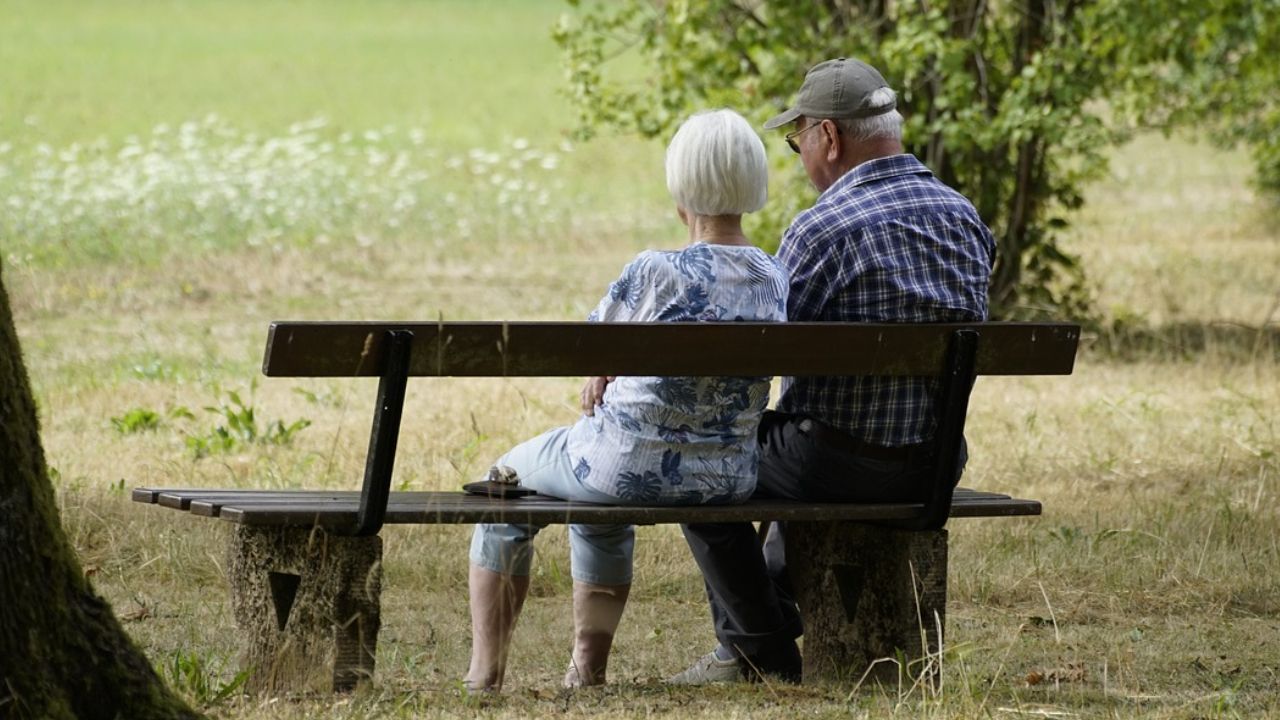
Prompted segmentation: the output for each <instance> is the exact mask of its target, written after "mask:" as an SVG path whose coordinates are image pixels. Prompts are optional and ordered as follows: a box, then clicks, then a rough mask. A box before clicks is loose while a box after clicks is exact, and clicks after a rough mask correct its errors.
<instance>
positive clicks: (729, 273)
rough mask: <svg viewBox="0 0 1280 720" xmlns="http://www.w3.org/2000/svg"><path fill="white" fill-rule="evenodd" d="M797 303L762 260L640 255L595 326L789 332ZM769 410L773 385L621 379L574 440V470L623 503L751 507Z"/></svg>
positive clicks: (774, 267) (782, 276)
mask: <svg viewBox="0 0 1280 720" xmlns="http://www.w3.org/2000/svg"><path fill="white" fill-rule="evenodd" d="M786 292H787V275H786V273H785V272H784V271H783V269H782V267H781V266H780V265H778V263H777V262H776V261H775V260H774V259H773V258H772V257H770V256H769V255H768V254H766V253H765V252H763V251H761V250H759V249H758V248H753V247H731V246H724V245H707V244H705V243H694V244H693V245H690V246H689V247H687V248H685V249H683V250H680V251H676V252H644V253H641V254H640V255H639V256H638V257H637V258H636V259H635V260H633V261H632V262H631V263H630V264H628V265H627V267H626V268H624V269H623V271H622V275H621V276H620V277H619V278H618V279H617V280H616V281H614V283H613V284H612V285H610V287H609V292H608V294H607V295H606V296H605V297H604V298H603V299H602V300H601V301H600V303H599V304H598V305H597V306H596V308H595V310H593V311H592V312H591V315H590V316H589V319H591V320H592V321H596V322H654V321H664V322H697V321H707V320H749V321H772V322H782V321H784V320H785V319H786ZM768 399H769V378H767V377H749V378H739V377H636V376H623V377H618V378H617V379H615V380H614V381H612V382H610V383H609V384H608V386H607V387H606V389H605V394H604V399H603V402H602V404H601V405H599V406H598V407H597V408H596V410H595V414H594V416H592V417H587V416H583V417H582V418H580V419H579V421H578V422H577V423H576V424H575V425H574V426H573V427H572V428H570V430H569V437H568V452H569V455H570V462H571V464H572V466H573V467H574V472H575V474H577V473H578V472H579V468H582V469H583V472H585V473H586V474H585V475H584V476H583V482H584V484H586V485H588V486H590V487H592V488H594V489H596V490H599V491H601V492H604V493H607V494H609V495H611V496H613V497H615V498H618V501H619V502H622V503H640V502H643V503H655V502H656V503H662V504H698V503H727V502H741V501H742V500H745V499H746V498H747V497H749V496H750V494H751V492H752V490H754V489H755V479H756V463H757V461H758V457H759V446H758V444H757V440H756V428H757V426H758V425H759V423H760V414H761V413H762V412H763V411H764V408H765V405H766V404H767V403H768Z"/></svg>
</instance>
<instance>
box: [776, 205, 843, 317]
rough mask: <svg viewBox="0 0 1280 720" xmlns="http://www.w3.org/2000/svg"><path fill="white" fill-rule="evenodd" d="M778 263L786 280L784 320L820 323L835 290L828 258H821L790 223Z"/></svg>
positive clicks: (779, 250)
mask: <svg viewBox="0 0 1280 720" xmlns="http://www.w3.org/2000/svg"><path fill="white" fill-rule="evenodd" d="M778 261H779V262H780V263H781V264H782V267H783V269H784V270H786V271H787V277H788V288H787V319H788V320H791V321H806V320H822V319H823V317H822V312H823V309H824V308H826V307H827V303H828V301H829V300H830V299H831V295H832V293H833V292H834V291H835V289H836V284H835V278H834V277H833V273H832V267H833V263H832V262H831V261H830V258H824V257H823V256H822V253H821V252H820V251H819V250H817V249H815V247H814V245H813V244H811V243H810V242H809V239H808V238H806V237H805V236H804V234H803V233H801V232H800V231H798V230H797V229H796V224H795V223H793V224H792V225H791V227H789V228H787V231H786V232H785V233H783V235H782V244H781V245H780V246H779V247H778Z"/></svg>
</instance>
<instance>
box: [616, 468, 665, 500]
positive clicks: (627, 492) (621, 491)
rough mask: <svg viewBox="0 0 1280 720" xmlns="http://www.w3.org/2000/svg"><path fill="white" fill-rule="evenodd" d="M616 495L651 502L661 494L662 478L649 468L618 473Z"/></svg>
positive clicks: (625, 498)
mask: <svg viewBox="0 0 1280 720" xmlns="http://www.w3.org/2000/svg"><path fill="white" fill-rule="evenodd" d="M618 495H619V496H620V497H621V498H622V499H623V500H631V501H634V502H653V501H654V500H657V499H658V498H659V497H660V496H661V495H662V478H660V477H658V474H657V473H655V472H653V471H651V470H646V471H644V472H643V473H638V472H624V473H619V474H618Z"/></svg>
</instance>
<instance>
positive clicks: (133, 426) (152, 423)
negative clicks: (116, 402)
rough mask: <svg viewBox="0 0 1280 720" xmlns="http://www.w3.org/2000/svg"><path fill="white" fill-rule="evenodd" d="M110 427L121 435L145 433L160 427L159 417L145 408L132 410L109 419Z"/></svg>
mask: <svg viewBox="0 0 1280 720" xmlns="http://www.w3.org/2000/svg"><path fill="white" fill-rule="evenodd" d="M111 426H112V427H114V428H115V429H116V432H118V433H120V434H121V435H132V434H134V433H140V432H147V431H151V430H155V429H156V428H158V427H160V415H159V414H158V413H156V411H154V410H149V409H147V408H134V409H132V410H130V411H128V412H126V413H125V414H123V415H119V416H117V417H113V418H111Z"/></svg>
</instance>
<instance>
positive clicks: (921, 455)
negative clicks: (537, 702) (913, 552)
mask: <svg viewBox="0 0 1280 720" xmlns="http://www.w3.org/2000/svg"><path fill="white" fill-rule="evenodd" d="M784 125H791V126H792V127H793V129H792V131H791V132H789V133H788V134H787V135H786V141H787V144H788V145H789V146H790V147H791V149H792V150H793V151H794V152H796V153H797V154H799V155H800V160H801V162H802V163H803V164H804V169H805V172H806V173H807V174H808V175H809V179H810V180H811V181H812V182H813V184H814V186H815V187H816V188H817V189H818V191H819V193H820V195H819V196H818V200H817V202H816V203H815V204H814V205H813V207H811V208H809V209H808V210H805V211H803V212H801V213H800V214H799V215H798V216H796V218H795V220H794V221H793V222H792V223H791V226H790V227H789V228H788V229H787V231H786V233H785V234H784V235H783V238H782V244H781V247H780V249H779V251H778V258H779V260H780V261H781V262H782V264H783V266H784V267H785V268H786V270H787V271H788V273H789V275H790V289H789V298H788V301H787V306H788V307H787V317H788V319H789V320H792V321H841V322H869V323H871V322H955V321H978V320H984V319H985V318H986V315H987V283H988V280H989V278H990V275H991V264H992V260H993V256H994V253H995V242H994V240H993V239H992V236H991V232H990V231H989V230H988V229H987V227H986V226H985V225H983V223H982V220H981V219H979V217H978V213H977V211H976V210H975V209H974V207H973V205H972V204H971V203H970V202H969V201H968V200H966V199H965V198H964V197H963V196H961V195H960V194H959V193H957V192H955V191H954V190H952V189H951V188H949V187H947V186H946V185H944V184H943V183H942V182H940V181H939V180H938V179H937V178H935V177H934V176H933V175H932V173H930V172H929V169H928V168H926V167H925V166H924V165H923V164H921V163H920V161H919V160H917V159H916V158H915V157H913V156H911V155H908V154H905V153H904V152H903V147H902V140H901V138H902V116H901V115H900V114H899V113H898V112H897V109H896V95H895V93H894V92H893V90H891V89H890V88H889V87H888V84H887V83H886V82H885V81H884V78H883V77H881V75H880V73H879V72H877V71H876V69H875V68H873V67H871V66H870V65H867V64H866V63H864V62H861V61H859V60H854V59H848V58H838V59H835V60H828V61H826V62H824V63H821V64H819V65H817V66H815V67H814V68H812V69H811V70H810V71H809V72H808V74H807V75H806V76H805V80H804V84H803V85H802V86H801V87H800V93H799V97H798V98H797V101H796V103H795V105H794V106H793V107H792V108H790V109H789V110H787V111H786V112H784V113H782V114H781V115H778V116H777V117H775V118H773V119H772V120H770V121H769V122H767V123H765V128H767V129H773V128H778V127H782V126H784ZM933 394H934V383H933V382H932V381H931V380H930V379H927V378H920V379H916V378H849V377H801V378H784V380H783V385H782V395H781V397H780V398H779V400H778V404H777V410H776V412H771V413H767V414H766V415H765V417H764V419H763V421H762V423H761V426H760V431H759V439H760V445H761V460H760V467H759V475H758V486H757V489H756V496H757V497H780V498H791V499H796V500H806V501H818V502H823V501H828V502H840V501H860V502H880V501H895V500H909V499H916V498H919V497H921V495H922V493H923V491H924V488H925V483H926V481H927V479H928V478H929V477H930V476H931V468H932V467H933V463H934V457H933V451H932V440H933V431H934V426H935V424H936V421H935V418H934V409H933ZM956 480H957V481H958V480H959V478H958V477H957V478H956ZM783 531H784V528H782V527H781V526H779V525H775V526H774V527H773V530H772V531H771V533H770V536H769V538H768V540H767V541H766V543H765V545H764V548H763V551H762V549H761V546H760V544H759V542H758V539H757V537H756V533H755V532H754V530H753V528H752V526H751V525H750V524H749V523H737V524H698V525H688V526H686V527H685V528H684V532H685V538H686V539H687V540H688V542H689V546H690V548H691V549H692V550H693V554H694V557H695V558H696V560H697V562H698V565H699V566H700V567H701V569H702V572H703V575H704V578H705V580H706V585H707V594H708V598H709V600H710V602H711V614H712V619H713V621H714V623H715V629H716V637H717V639H718V640H719V646H718V647H717V648H716V649H715V651H713V652H711V653H709V654H707V655H706V656H704V657H702V658H700V659H699V660H698V661H697V662H695V663H694V664H693V666H692V667H690V668H689V669H687V670H685V671H684V672H682V673H680V674H679V675H676V676H675V677H673V678H671V679H670V680H669V681H670V682H674V683H682V684H695V683H707V682H727V681H733V680H738V679H743V678H745V679H753V678H756V677H758V676H759V675H760V674H767V675H774V676H778V677H780V678H782V679H785V680H790V681H798V680H799V679H800V667H801V662H800V653H799V651H798V648H797V646H796V638H797V637H798V636H799V635H800V634H801V630H802V628H801V625H800V618H799V614H798V612H797V610H796V607H795V604H794V602H793V601H792V600H791V598H790V594H789V583H788V582H787V579H786V572H785V564H784V557H783V554H782V547H783V543H782V532H783ZM869 551H874V548H872V549H869Z"/></svg>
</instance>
